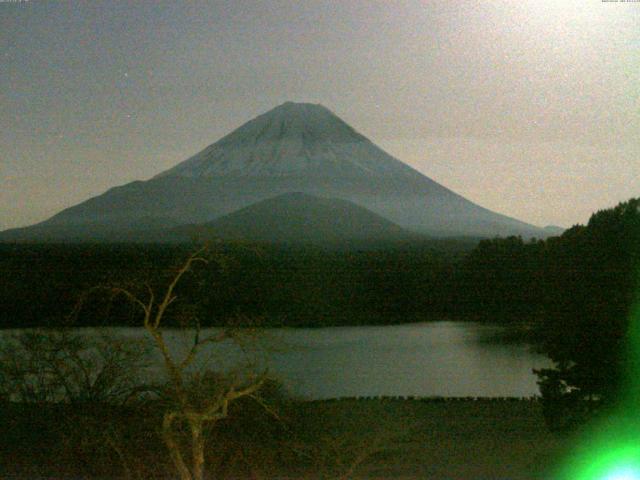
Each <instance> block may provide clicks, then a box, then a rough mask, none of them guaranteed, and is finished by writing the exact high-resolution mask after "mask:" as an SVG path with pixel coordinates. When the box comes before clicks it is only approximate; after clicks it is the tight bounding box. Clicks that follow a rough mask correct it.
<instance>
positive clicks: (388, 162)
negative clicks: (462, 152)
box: [158, 102, 407, 177]
mask: <svg viewBox="0 0 640 480" xmlns="http://www.w3.org/2000/svg"><path fill="white" fill-rule="evenodd" d="M406 169H407V166H406V165H404V164H403V163H401V162H399V161H398V160H396V159H394V158H393V157H391V156H389V155H387V154H386V153H385V152H383V151H382V150H380V149H379V148H378V147H376V146H375V145H374V144H373V143H371V142H370V141H369V140H368V139H367V138H366V137H364V136H363V135H361V134H359V133H358V132H356V131H355V130H354V129H353V128H352V127H350V126H349V125H348V124H346V123H345V122H344V121H343V120H341V119H340V118H338V117H337V116H336V115H335V114H334V113H333V112H331V111H330V110H329V109H327V108H326V107H324V106H322V105H319V104H312V103H294V102H286V103H283V104H282V105H280V106H278V107H276V108H274V109H272V110H270V111H268V112H267V113H264V114H262V115H260V116H258V117H256V118H254V119H253V120H251V121H249V122H247V123H245V124H244V125H242V126H241V127H240V128H238V129H236V130H234V131H233V132H231V133H230V134H229V135H227V136H225V137H224V138H222V139H221V140H219V141H217V142H216V143H214V144H213V145H210V146H208V147H207V148H205V149H204V150H202V151H201V152H199V153H197V154H196V155H194V156H193V157H191V158H189V159H188V160H186V161H184V162H182V163H180V164H178V165H177V166H175V167H173V168H172V169H170V170H167V171H165V172H163V173H161V174H160V175H158V177H161V176H165V175H179V176H182V177H211V176H219V175H242V176H282V175H299V174H305V175H319V176H330V175H349V174H356V173H358V172H360V173H369V174H382V175H386V174H389V173H393V172H398V171H402V170H406Z"/></svg>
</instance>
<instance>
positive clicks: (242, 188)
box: [0, 102, 546, 240]
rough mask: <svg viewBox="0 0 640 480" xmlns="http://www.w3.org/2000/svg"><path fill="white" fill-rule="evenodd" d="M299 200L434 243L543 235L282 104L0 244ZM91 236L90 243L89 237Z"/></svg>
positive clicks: (318, 112) (330, 122)
mask: <svg viewBox="0 0 640 480" xmlns="http://www.w3.org/2000/svg"><path fill="white" fill-rule="evenodd" d="M290 192H303V193H306V194H309V195H315V196H319V197H327V198H339V199H343V200H348V201H350V202H353V203H356V204H358V205H360V206H362V207H364V208H367V209H368V210H371V211H372V212H374V213H376V214H378V215H381V216H383V217H385V218H387V219H388V220H390V221H392V222H394V223H396V224H398V225H400V226H401V227H404V228H408V229H411V230H415V231H418V232H421V233H428V234H430V235H435V236H453V235H456V236H458V235H469V236H485V237H486V236H496V235H511V234H519V235H523V236H525V237H530V236H538V237H544V236H546V232H545V231H544V230H543V229H540V228H538V227H535V226H533V225H529V224H526V223H524V222H520V221H518V220H515V219H513V218H510V217H507V216H504V215H500V214H497V213H494V212H491V211H489V210H487V209H485V208H482V207H480V206H479V205H476V204H474V203H472V202H470V201H468V200H466V199H465V198H463V197H461V196H460V195H457V194H456V193H454V192H452V191H451V190H449V189H447V188H445V187H444V186H442V185H440V184H438V183H436V182H434V181H433V180H431V179H429V178H427V177H426V176H424V175H422V174H420V173H419V172H417V171H416V170H414V169H412V168H411V167H409V166H408V165H406V164H404V163H402V162H400V161H399V160H397V159H395V158H393V157H391V156H390V155H388V154H387V153H386V152H384V151H383V150H381V149H380V148H378V147H377V146H375V145H374V144H373V143H372V142H371V141H370V140H368V139H367V138H366V137H364V136H363V135H361V134H359V133H358V132H356V131H355V130H354V129H353V128H351V127H350V126H349V125H347V124H346V123H345V122H343V121H342V120H341V119H339V118H338V117H337V116H335V115H334V114H333V113H331V112H330V111H329V110H327V109H326V108H324V107H322V106H320V105H312V104H306V103H302V104H298V103H291V102H287V103H285V104H283V105H280V106H279V107H276V108H274V109H273V110H270V111H269V112H267V113H265V114H263V115H260V116H258V117H256V118H255V119H253V120H251V121H249V122H247V123H246V124H244V125H242V126H241V127H240V128H238V129H236V130H234V131H233V132H231V133H230V134H229V135H227V136H225V137H223V138H222V139H221V140H219V141H218V142H216V143H214V144H213V145H210V146H209V147H207V148H205V149H204V150H202V151H201V152H199V153H197V154H196V155H194V156H193V157H191V158H189V159H187V160H186V161H184V162H182V163H180V164H178V165H176V166H175V167H173V168H171V169H169V170H167V171H165V172H162V173H160V174H159V175H157V176H156V177H154V178H152V179H150V180H148V181H144V182H141V181H136V182H132V183H129V184H127V185H124V186H121V187H116V188H112V189H110V190H109V191H107V192H105V193H104V194H102V195H99V196H97V197H94V198H91V199H89V200H87V201H85V202H83V203H81V204H79V205H76V206H74V207H71V208H68V209H66V210H64V211H62V212H60V213H58V214H57V215H54V216H53V217H51V218H50V219H49V220H47V221H45V222H42V223H40V224H38V225H36V226H33V227H28V228H25V229H16V230H13V231H7V232H3V233H0V240H11V239H14V240H15V239H17V238H23V239H31V238H47V239H49V240H56V239H58V240H61V239H69V238H82V237H83V236H84V237H87V238H89V237H91V236H92V235H94V234H96V232H101V233H100V235H99V236H100V238H103V237H104V238H105V239H108V238H109V235H110V233H109V232H112V236H117V235H118V234H119V232H122V231H128V230H132V229H133V230H137V229H140V228H141V227H143V228H146V226H149V225H151V226H153V227H154V228H155V227H158V228H170V227H175V226H179V225H184V224H191V223H204V222H209V221H211V220H213V219H215V218H218V217H220V216H222V215H226V214H229V213H231V212H234V211H236V210H238V209H240V208H243V207H246V206H248V205H251V204H253V203H256V202H259V201H262V200H265V199H267V198H271V197H275V196H278V195H281V194H285V193H290ZM94 236H95V235H94Z"/></svg>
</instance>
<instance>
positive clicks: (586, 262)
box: [0, 200, 640, 345]
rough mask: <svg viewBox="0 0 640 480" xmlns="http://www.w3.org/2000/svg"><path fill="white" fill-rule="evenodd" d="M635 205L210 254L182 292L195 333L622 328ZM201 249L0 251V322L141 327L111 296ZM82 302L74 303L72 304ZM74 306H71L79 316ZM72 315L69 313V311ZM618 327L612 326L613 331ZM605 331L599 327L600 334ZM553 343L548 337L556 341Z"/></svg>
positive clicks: (152, 281) (153, 278)
mask: <svg viewBox="0 0 640 480" xmlns="http://www.w3.org/2000/svg"><path fill="white" fill-rule="evenodd" d="M637 206H638V200H631V201H629V202H626V203H624V204H621V205H619V206H618V207H616V208H614V209H609V210H604V211H601V212H598V213H596V214H594V215H593V216H592V218H591V220H590V221H589V223H588V224H587V225H586V226H575V227H573V228H571V229H569V230H567V231H566V232H565V233H564V234H563V235H561V236H560V237H554V238H550V239H547V240H545V241H542V240H531V241H524V240H522V239H521V238H519V237H509V238H498V239H492V240H482V241H479V242H477V241H473V240H466V241H463V240H457V241H454V240H451V241H438V242H436V241H434V242H431V243H429V242H427V243H424V242H423V243H415V244H412V245H403V246H401V247H400V246H389V247H387V248H370V249H361V250H358V249H355V248H353V249H345V250H337V249H327V248H320V247H314V246H309V245H308V246H274V245H239V244H226V245H215V246H213V247H212V248H213V249H214V254H215V255H214V258H215V259H217V260H218V261H212V262H210V263H209V264H207V265H200V266H198V268H196V269H194V273H193V275H191V276H190V278H189V279H188V280H186V281H185V282H184V283H183V284H181V286H180V289H179V291H178V294H179V295H180V297H181V302H179V303H180V305H181V309H183V310H182V311H181V310H179V309H176V311H175V313H174V315H173V317H172V318H171V319H168V320H169V321H170V322H172V323H173V324H175V325H180V323H181V318H183V317H184V318H186V317H187V316H190V315H192V314H194V313H195V314H197V317H198V318H199V321H200V322H201V324H202V325H203V326H206V325H223V324H227V323H229V322H237V321H246V319H250V320H251V321H258V322H260V323H261V324H263V325H289V326H327V325H346V324H349V325H361V324H392V323H405V322H412V321H427V320H438V319H443V318H447V319H454V320H480V321H491V322H495V321H501V322H505V323H525V324H535V325H538V326H539V327H540V328H538V330H537V332H538V333H539V334H540V335H541V336H544V337H545V338H546V339H547V340H546V341H547V343H549V342H551V341H553V342H556V343H557V344H558V345H559V344H560V343H561V342H562V338H563V336H564V333H563V332H564V331H566V332H582V333H579V334H580V335H586V333H584V332H585V329H586V328H592V327H591V326H587V325H586V324H584V322H588V321H589V320H588V319H593V318H598V319H603V318H606V319H607V322H608V323H607V328H608V330H611V329H615V330H616V331H619V330H620V329H621V328H623V327H622V326H621V325H622V324H620V325H618V323H620V322H622V321H623V319H624V318H625V313H626V312H627V311H628V309H629V306H630V304H631V301H632V295H633V293H634V291H633V285H634V283H633V280H634V279H633V278H632V277H633V274H634V272H635V270H634V269H635V268H636V266H637V264H638V258H637V257H638V244H640V240H639V237H638V231H637V230H638V226H637V223H638V218H637V217H638V211H637ZM195 248H196V246H195V245H161V244H157V245H149V244H120V245H104V244H94V245H91V244H75V245H73V244H67V245H0V278H1V280H0V281H1V282H2V283H1V284H0V287H1V288H0V327H5V328H6V327H21V326H36V325H58V324H60V323H63V322H69V321H72V322H75V323H74V324H75V325H107V324H108V325H132V326H138V325H140V312H139V311H138V310H137V309H136V307H134V306H132V305H131V303H130V302H128V301H126V299H124V298H122V297H121V296H117V295H115V294H114V293H113V292H110V291H109V289H108V288H102V289H96V288H95V287H96V286H102V287H110V286H120V287H126V288H128V289H130V290H132V291H135V292H137V293H138V294H139V295H140V296H142V297H144V295H145V294H146V291H147V287H146V285H149V286H151V287H154V286H156V287H157V286H159V285H164V284H165V283H164V282H166V279H167V278H170V277H171V275H172V274H173V273H174V272H175V268H176V266H178V265H180V264H181V262H182V261H183V260H184V258H186V257H187V256H188V255H189V254H190V253H191V252H192V251H193V250H194V249H195ZM80 300H82V308H75V307H77V305H78V302H79V301H80ZM74 308H75V310H74ZM74 311H75V313H76V315H75V316H71V317H70V313H71V312H74ZM616 322H617V323H616ZM594 328H600V327H594ZM552 338H555V340H552Z"/></svg>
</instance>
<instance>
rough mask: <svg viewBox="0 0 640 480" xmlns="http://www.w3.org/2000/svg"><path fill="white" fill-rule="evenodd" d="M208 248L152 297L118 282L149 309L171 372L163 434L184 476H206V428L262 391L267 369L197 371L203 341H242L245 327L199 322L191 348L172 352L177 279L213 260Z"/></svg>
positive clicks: (147, 316) (189, 479)
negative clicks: (214, 327)
mask: <svg viewBox="0 0 640 480" xmlns="http://www.w3.org/2000/svg"><path fill="white" fill-rule="evenodd" d="M207 253H208V248H207V247H203V248H201V249H200V250H198V251H196V252H194V253H193V254H192V255H190V256H189V258H188V259H187V260H186V261H185V262H184V263H183V264H182V266H181V267H180V268H179V269H178V270H177V272H176V273H175V275H174V276H173V278H172V279H171V280H170V282H169V283H168V285H167V286H166V288H165V289H164V291H163V292H161V294H160V295H157V294H156V292H154V290H153V289H152V288H151V287H150V286H148V285H147V286H146V288H147V295H146V298H144V299H143V298H141V297H140V296H138V295H136V294H134V293H133V292H132V291H131V290H128V289H125V288H112V291H113V292H114V293H116V294H121V295H124V296H125V297H127V298H128V299H129V300H130V301H131V302H133V303H134V304H135V305H137V306H139V307H140V308H141V309H142V312H143V313H144V320H143V322H144V328H145V330H146V331H147V332H148V334H149V335H150V336H151V338H152V339H153V343H154V344H155V347H156V348H157V349H158V350H159V352H160V354H161V356H162V360H163V365H164V371H165V372H166V374H167V376H168V386H167V388H166V389H165V391H164V393H165V397H166V398H167V399H168V401H167V403H166V410H165V412H164V414H163V420H162V427H161V428H162V430H161V431H162V439H163V441H164V444H165V445H166V447H167V449H168V450H169V454H170V455H171V460H172V462H173V464H174V466H175V468H176V469H177V471H178V473H179V475H180V479H181V480H202V479H203V478H204V471H205V446H206V437H205V428H210V427H211V426H212V425H214V424H215V423H216V422H218V421H220V420H222V419H224V418H226V417H227V416H228V412H229V405H230V404H231V403H232V402H234V401H235V400H237V399H239V398H241V397H247V396H252V397H254V398H257V397H256V393H257V391H258V390H259V389H260V388H261V387H262V385H263V384H264V383H265V381H266V378H267V377H266V372H265V373H261V374H256V373H255V372H251V371H250V372H246V371H245V372H241V373H236V374H230V375H224V374H222V373H220V372H216V373H213V372H205V373H204V374H198V373H194V371H193V368H191V367H193V364H194V361H195V360H196V358H197V356H198V354H199V352H201V351H202V349H203V347H205V346H206V345H210V344H219V343H222V342H226V341H233V342H241V340H242V337H243V335H245V334H246V333H247V332H243V331H242V330H241V329H240V330H239V329H236V328H228V329H224V330H220V331H217V332H216V333H212V334H210V335H207V336H202V332H201V330H200V327H199V322H198V321H196V322H195V332H194V334H193V341H192V343H191V346H190V348H189V349H188V351H187V352H186V353H184V354H183V355H178V354H175V353H172V351H171V349H170V348H169V344H168V342H167V340H166V339H165V336H164V333H163V326H164V325H163V320H165V315H166V313H167V310H168V308H169V307H170V306H171V305H172V304H173V303H174V302H175V301H176V300H177V298H178V297H177V295H176V293H175V290H176V287H177V285H178V284H179V283H180V281H181V279H182V278H183V276H184V275H185V274H187V273H188V272H189V271H190V270H191V269H192V268H193V266H194V265H195V264H197V263H203V264H206V263H209V262H210V261H211V257H210V256H209V257H207V256H206V254H207ZM181 427H186V429H187V432H188V439H187V441H186V442H185V441H182V440H181V435H180V433H181Z"/></svg>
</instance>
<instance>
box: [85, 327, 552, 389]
mask: <svg viewBox="0 0 640 480" xmlns="http://www.w3.org/2000/svg"><path fill="white" fill-rule="evenodd" d="M503 330H504V327H502V326H496V325H486V324H478V323H468V322H464V323H462V322H431V323H419V324H407V325H397V326H365V327H362V326H359V327H334V328H317V329H305V328H295V329H293V328H281V329H266V330H265V333H264V335H262V336H261V337H259V338H260V339H259V341H258V345H259V346H260V348H257V349H255V350H252V351H251V352H250V353H251V356H252V358H254V359H255V358H259V359H260V361H261V362H264V363H266V364H268V367H269V370H270V371H271V373H272V374H274V375H275V376H276V377H277V378H279V379H280V380H281V381H282V382H283V383H284V384H285V385H286V387H287V388H288V390H289V391H290V392H292V393H294V394H296V395H298V396H302V397H304V398H309V399H323V398H336V397H355V396H380V395H385V396H456V397H460V396H462V397H467V396H482V397H503V396H516V397H528V396H532V395H536V394H538V387H537V385H536V377H535V375H533V373H532V371H531V370H532V369H533V368H542V367H546V366H549V365H550V362H549V360H548V359H547V358H546V357H544V356H542V355H540V354H537V353H535V352H533V351H532V350H531V348H530V347H528V346H526V345H522V344H504V343H500V342H491V341H486V339H487V338H490V337H493V336H494V335H496V334H499V333H500V332H501V331H503ZM207 331H209V332H211V331H215V329H211V330H207V329H205V330H203V332H202V335H206V333H207ZM83 332H85V333H86V334H88V335H94V334H96V333H98V332H101V333H108V334H114V333H115V334H117V335H119V336H123V337H125V338H129V339H135V338H142V337H144V335H145V332H144V331H143V330H142V329H134V328H108V329H89V330H83ZM165 335H166V338H167V340H168V342H169V344H170V346H171V349H172V351H173V352H174V353H177V354H181V353H182V352H185V351H186V350H187V349H188V348H189V346H190V342H191V341H192V336H191V335H185V334H184V333H181V332H180V331H177V330H167V331H166V332H165ZM249 345H250V346H254V345H255V344H254V343H253V342H251V343H250V344H249ZM202 353H203V355H202V356H201V365H202V363H204V362H205V361H210V362H213V363H212V364H213V365H226V366H227V367H229V366H231V365H232V364H233V363H234V362H235V360H236V359H238V358H239V356H238V352H237V349H234V348H232V347H231V346H229V345H216V346H215V347H214V348H211V349H209V350H208V351H203V352H202ZM230 359H232V360H230ZM152 363H153V364H154V365H156V366H158V365H160V363H161V362H160V358H159V356H158V357H157V358H155V359H154V360H153V361H152ZM160 371H161V369H160V368H159V367H155V368H151V371H149V372H147V373H146V374H145V376H152V377H153V376H157V375H158V372H160Z"/></svg>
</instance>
